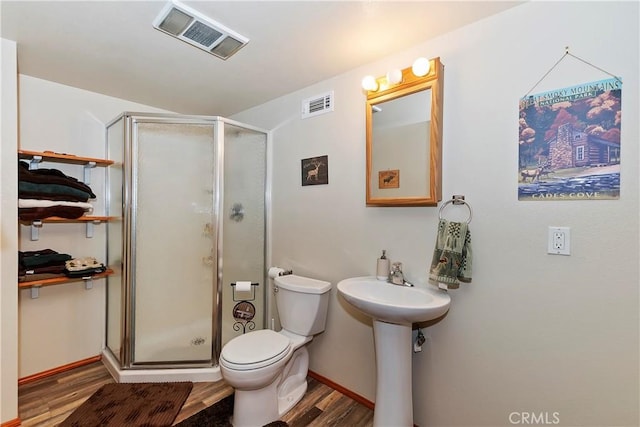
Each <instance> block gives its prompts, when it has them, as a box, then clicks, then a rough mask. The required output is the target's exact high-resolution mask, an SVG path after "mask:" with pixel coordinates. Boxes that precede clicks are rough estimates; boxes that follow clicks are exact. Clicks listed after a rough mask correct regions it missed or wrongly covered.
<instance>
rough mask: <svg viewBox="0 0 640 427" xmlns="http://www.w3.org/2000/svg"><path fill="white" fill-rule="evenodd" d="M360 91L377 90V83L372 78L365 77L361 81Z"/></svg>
mask: <svg viewBox="0 0 640 427" xmlns="http://www.w3.org/2000/svg"><path fill="white" fill-rule="evenodd" d="M362 89H364V90H370V91H373V90H377V89H378V82H377V81H376V78H375V77H373V76H365V78H364V79H362Z"/></svg>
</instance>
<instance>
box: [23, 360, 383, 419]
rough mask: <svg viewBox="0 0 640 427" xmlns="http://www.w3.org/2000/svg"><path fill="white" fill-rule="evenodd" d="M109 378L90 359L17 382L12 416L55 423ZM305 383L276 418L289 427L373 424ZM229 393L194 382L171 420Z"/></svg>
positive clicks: (357, 408)
mask: <svg viewBox="0 0 640 427" xmlns="http://www.w3.org/2000/svg"><path fill="white" fill-rule="evenodd" d="M112 382H114V380H113V378H112V377H111V375H109V372H108V371H107V369H106V368H105V367H104V365H103V364H102V362H95V363H91V364H89V365H86V366H82V367H79V368H75V369H72V370H69V371H66V372H63V373H59V374H55V375H52V376H50V377H46V378H42V379H39V380H36V381H32V382H29V383H27V384H23V385H20V386H19V387H18V414H19V417H20V420H21V422H22V425H23V426H25V427H28V426H34V427H54V426H57V425H58V424H59V423H61V422H62V421H63V420H64V419H65V418H67V417H68V416H69V415H70V414H71V413H72V412H73V411H74V410H75V409H76V408H77V407H78V406H80V405H81V404H82V403H83V402H84V401H85V400H87V399H88V398H89V396H91V395H92V394H93V393H94V392H95V391H96V390H98V389H99V388H100V387H101V386H102V385H104V384H108V383H112ZM308 384H309V387H308V389H307V393H306V394H305V396H304V397H303V399H302V400H301V401H300V402H299V403H298V404H297V405H296V406H295V407H294V408H293V409H292V410H291V411H289V412H288V413H287V414H285V415H284V417H283V418H282V421H286V422H287V423H288V424H289V426H290V427H304V426H348V427H366V426H372V425H373V410H371V409H369V408H367V407H366V406H364V405H362V404H360V403H358V402H356V401H354V400H352V399H350V398H349V397H347V396H345V395H344V394H342V393H340V392H338V391H336V390H334V389H332V388H330V387H328V386H327V385H325V384H322V383H320V382H319V381H317V380H316V379H314V378H311V377H309V378H308ZM231 393H233V389H232V388H231V387H230V386H228V385H227V384H226V383H225V382H224V381H218V382H215V383H211V382H208V383H194V384H193V390H192V391H191V394H190V395H189V397H188V398H187V401H186V402H185V403H184V405H183V407H182V409H181V411H180V413H179V414H178V416H177V417H176V419H175V421H174V424H177V423H179V422H180V421H182V420H184V419H186V418H188V417H190V416H191V415H193V414H195V413H197V412H199V411H200V410H202V409H204V408H206V407H208V406H211V405H213V404H214V403H216V402H218V401H220V400H222V399H223V398H225V397H226V396H228V395H230V394H231ZM96 427H99V426H96ZM203 427H205V426H203Z"/></svg>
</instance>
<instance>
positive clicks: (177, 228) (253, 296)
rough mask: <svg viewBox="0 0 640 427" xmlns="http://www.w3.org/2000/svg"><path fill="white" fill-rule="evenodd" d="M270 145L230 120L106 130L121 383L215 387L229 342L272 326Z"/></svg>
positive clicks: (110, 332) (156, 121) (115, 355)
mask: <svg viewBox="0 0 640 427" xmlns="http://www.w3.org/2000/svg"><path fill="white" fill-rule="evenodd" d="M267 139H268V133H267V132H266V131H263V130H260V129H256V128H254V127H251V126H247V125H244V124H241V123H238V122H235V121H232V120H228V119H224V118H221V117H204V116H181V115H165V114H144V113H124V114H122V115H121V116H119V117H118V118H116V119H115V120H113V121H112V122H111V123H109V124H108V125H107V129H106V140H107V156H108V158H109V159H110V160H113V161H114V164H113V165H112V166H111V167H110V168H108V171H107V189H108V200H107V211H108V212H107V214H108V215H109V216H110V217H113V219H112V220H111V221H110V222H109V223H108V225H107V246H108V247H107V262H108V264H109V265H110V266H112V267H113V269H114V272H115V273H114V274H113V275H112V276H110V277H109V278H108V280H107V309H106V312H107V321H106V348H105V351H104V354H103V355H104V361H105V364H106V365H107V368H109V370H110V371H111V373H112V374H113V375H114V377H116V379H117V380H118V381H120V382H136V381H140V380H144V381H166V380H190V381H199V380H200V381H211V380H217V379H219V378H220V374H219V369H218V367H217V362H218V356H219V354H220V350H221V348H222V345H224V343H226V342H227V341H229V340H230V339H231V338H233V337H234V336H236V335H238V334H242V333H244V332H246V331H248V330H251V329H261V328H263V327H264V323H265V319H267V318H268V315H269V313H267V310H268V308H269V307H270V304H269V302H268V301H266V298H267V296H268V294H267V292H265V290H266V287H267V286H266V285H267V280H268V279H267V276H266V266H267V264H266V253H267V251H266V212H267V209H266V163H267V162H266V157H267ZM236 284H238V286H236ZM247 287H248V288H249V291H248V292H246V291H245V292H241V291H240V289H243V288H247ZM236 288H237V289H236ZM239 307H240V308H239Z"/></svg>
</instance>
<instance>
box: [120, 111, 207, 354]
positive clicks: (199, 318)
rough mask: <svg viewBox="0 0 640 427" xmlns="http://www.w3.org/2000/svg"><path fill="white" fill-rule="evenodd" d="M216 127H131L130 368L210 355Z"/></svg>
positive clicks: (165, 124) (138, 124) (140, 123)
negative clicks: (131, 292) (131, 294)
mask: <svg viewBox="0 0 640 427" xmlns="http://www.w3.org/2000/svg"><path fill="white" fill-rule="evenodd" d="M214 130H215V126H214V124H213V123H209V124H202V123H171V122H168V121H162V120H156V121H154V120H149V121H136V122H134V124H133V138H132V139H133V143H132V150H131V153H132V161H133V168H132V170H133V181H134V185H133V188H132V212H131V216H132V221H131V223H132V227H131V230H130V233H131V245H132V251H131V265H132V269H131V274H132V283H133V297H132V301H131V307H132V312H131V313H130V315H131V319H132V322H133V324H132V331H133V332H132V333H133V340H132V348H131V361H132V364H133V365H137V364H166V363H169V364H170V363H176V362H202V363H203V364H206V363H210V362H211V360H212V358H213V354H212V351H213V348H214V344H215V343H214V342H213V341H214V339H215V338H214V334H213V330H212V329H213V315H214V297H215V295H214V289H216V280H217V278H216V276H217V262H216V257H217V253H216V245H215V242H216V239H217V236H216V218H215V211H214V189H215V180H214V178H215V177H214V172H215V171H214V167H215V141H214V135H215V132H214Z"/></svg>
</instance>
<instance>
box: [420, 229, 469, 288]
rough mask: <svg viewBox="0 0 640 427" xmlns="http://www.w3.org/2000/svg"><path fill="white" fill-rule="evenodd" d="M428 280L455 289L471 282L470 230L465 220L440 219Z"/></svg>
mask: <svg viewBox="0 0 640 427" xmlns="http://www.w3.org/2000/svg"><path fill="white" fill-rule="evenodd" d="M429 280H430V281H433V282H436V283H446V284H447V286H448V288H449V289H456V288H458V287H459V285H460V282H467V283H468V282H471V231H470V230H469V224H467V223H466V222H452V221H447V220H446V219H441V220H440V222H439V223H438V235H437V238H436V247H435V249H434V251H433V259H432V260H431V268H430V270H429Z"/></svg>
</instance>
